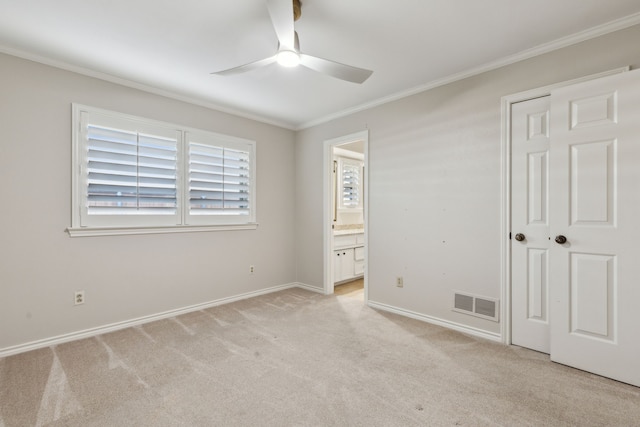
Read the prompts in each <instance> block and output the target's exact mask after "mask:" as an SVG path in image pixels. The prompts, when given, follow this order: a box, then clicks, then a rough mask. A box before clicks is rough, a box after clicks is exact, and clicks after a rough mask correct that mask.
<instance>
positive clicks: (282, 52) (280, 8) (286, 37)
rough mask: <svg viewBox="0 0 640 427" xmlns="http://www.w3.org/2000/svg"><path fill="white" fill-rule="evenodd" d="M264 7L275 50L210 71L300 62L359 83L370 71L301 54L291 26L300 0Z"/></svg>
mask: <svg viewBox="0 0 640 427" xmlns="http://www.w3.org/2000/svg"><path fill="white" fill-rule="evenodd" d="M267 9H268V10H269V16H270V17H271V23H272V24H273V28H274V30H275V32H276V35H277V36H278V44H279V46H278V52H277V53H276V54H275V55H274V56H271V57H269V58H265V59H261V60H259V61H254V62H251V63H249V64H245V65H241V66H239V67H234V68H230V69H227V70H222V71H216V72H213V73H211V74H216V75H231V74H239V73H244V72H247V71H250V70H254V69H256V68H260V67H264V66H267V65H270V64H272V63H274V62H277V63H278V64H279V65H281V66H283V67H296V66H298V65H302V66H303V67H306V68H309V69H311V70H313V71H317V72H319V73H322V74H327V75H329V76H332V77H335V78H337V79H341V80H345V81H349V82H353V83H363V82H364V81H365V80H367V79H368V78H369V76H371V74H372V73H373V71H371V70H366V69H363V68H357V67H352V66H351V65H346V64H341V63H339V62H335V61H330V60H328V59H323V58H318V57H316V56H312V55H308V54H303V53H301V52H300V43H299V41H298V34H297V33H296V31H295V29H294V22H295V21H297V20H298V18H300V15H301V13H302V10H301V4H300V0H267Z"/></svg>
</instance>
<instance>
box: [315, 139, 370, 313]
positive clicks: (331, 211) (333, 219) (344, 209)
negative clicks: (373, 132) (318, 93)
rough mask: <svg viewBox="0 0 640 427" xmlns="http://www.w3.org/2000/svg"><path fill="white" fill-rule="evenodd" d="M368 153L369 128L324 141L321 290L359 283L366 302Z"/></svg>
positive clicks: (331, 289)
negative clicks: (322, 267)
mask: <svg viewBox="0 0 640 427" xmlns="http://www.w3.org/2000/svg"><path fill="white" fill-rule="evenodd" d="M368 152H369V132H368V131H362V132H357V133H354V134H350V135H345V136H343V137H339V138H334V139H330V140H327V141H325V142H324V230H323V231H324V293H325V294H333V293H334V289H335V288H336V286H344V285H347V284H348V285H349V286H350V288H349V289H351V288H353V287H354V286H355V285H357V284H359V283H360V284H362V287H363V294H364V297H363V299H364V301H365V302H366V301H367V298H368V286H367V285H368V280H367V276H368V273H367V254H368V250H367V234H368V233H367V226H368V203H367V202H368V185H367V182H368V168H367V164H368ZM341 289H343V290H344V289H346V288H341Z"/></svg>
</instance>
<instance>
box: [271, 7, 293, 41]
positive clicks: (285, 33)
mask: <svg viewBox="0 0 640 427" xmlns="http://www.w3.org/2000/svg"><path fill="white" fill-rule="evenodd" d="M267 9H269V16H271V22H272V23H273V28H274V29H275V30H276V35H277V36H278V41H279V42H280V48H281V49H282V48H286V49H289V50H295V32H294V29H293V2H292V0H267Z"/></svg>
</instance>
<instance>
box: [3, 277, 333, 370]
mask: <svg viewBox="0 0 640 427" xmlns="http://www.w3.org/2000/svg"><path fill="white" fill-rule="evenodd" d="M296 287H299V288H302V289H306V290H311V291H314V292H318V290H317V289H318V288H315V287H313V286H308V285H304V284H302V283H288V284H286V285H278V286H273V287H270V288H266V289H260V290H258V291H252V292H247V293H244V294H240V295H234V296H231V297H226V298H220V299H217V300H214V301H209V302H205V303H202V304H195V305H191V306H188V307H183V308H178V309H175V310H169V311H165V312H163V313H157V314H152V315H149V316H143V317H138V318H137V319H131V320H125V321H123V322H117V323H112V324H109V325H104V326H98V327H96V328H91V329H85V330H82V331H77V332H71V333H68V334H64V335H58V336H55V337H51V338H45V339H41V340H37V341H32V342H28V343H25V344H18V345H15V346H11V347H6V348H2V349H0V357H7V356H12V355H15V354H18V353H24V352H27V351H31V350H37V349H39V348H44V347H50V346H53V345H58V344H63V343H66V342H70V341H76V340H80V339H83V338H90V337H93V336H96V335H100V334H105V333H108V332H113V331H117V330H120V329H125V328H130V327H132V326H138V325H142V324H145V323H149V322H154V321H156V320H162V319H167V318H170V317H175V316H179V315H181V314H186V313H191V312H193V311H198V310H204V309H206V308H210V307H215V306H218V305H222V304H228V303H231V302H235V301H240V300H244V299H248V298H253V297H257V296H260V295H266V294H270V293H273V292H278V291H282V290H285V289H291V288H296ZM320 291H321V290H320Z"/></svg>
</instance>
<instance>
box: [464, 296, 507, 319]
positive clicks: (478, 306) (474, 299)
mask: <svg viewBox="0 0 640 427" xmlns="http://www.w3.org/2000/svg"><path fill="white" fill-rule="evenodd" d="M499 307H500V300H497V299H494V298H486V297H481V296H477V295H472V294H467V293H463V292H458V291H455V293H454V294H453V311H457V312H458V313H464V314H470V315H472V316H476V317H482V318H483V319H487V320H493V321H494V322H498V321H499V320H500V318H499V313H500V310H499Z"/></svg>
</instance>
